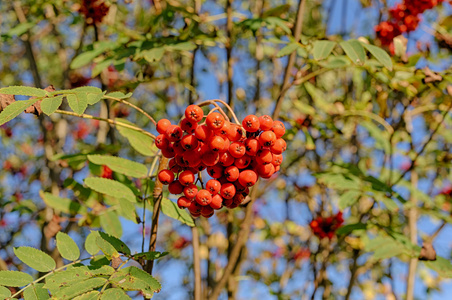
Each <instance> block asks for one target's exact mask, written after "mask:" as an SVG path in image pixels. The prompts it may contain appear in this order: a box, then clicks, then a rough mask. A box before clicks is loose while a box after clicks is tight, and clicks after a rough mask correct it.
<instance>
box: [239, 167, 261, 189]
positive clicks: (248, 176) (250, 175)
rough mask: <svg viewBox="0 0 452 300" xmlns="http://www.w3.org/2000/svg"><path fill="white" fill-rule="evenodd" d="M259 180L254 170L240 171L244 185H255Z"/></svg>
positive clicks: (240, 180)
mask: <svg viewBox="0 0 452 300" xmlns="http://www.w3.org/2000/svg"><path fill="white" fill-rule="evenodd" d="M256 181H257V174H256V172H254V171H253V170H245V171H242V172H240V175H239V183H240V184H241V185H242V186H244V187H249V186H253V185H254V184H255V183H256Z"/></svg>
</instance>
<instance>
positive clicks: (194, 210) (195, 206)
mask: <svg viewBox="0 0 452 300" xmlns="http://www.w3.org/2000/svg"><path fill="white" fill-rule="evenodd" d="M201 209H202V206H201V205H199V203H198V202H196V201H192V202H191V203H190V206H189V207H188V210H189V211H190V213H191V214H192V215H197V214H198V216H199V215H200V214H201Z"/></svg>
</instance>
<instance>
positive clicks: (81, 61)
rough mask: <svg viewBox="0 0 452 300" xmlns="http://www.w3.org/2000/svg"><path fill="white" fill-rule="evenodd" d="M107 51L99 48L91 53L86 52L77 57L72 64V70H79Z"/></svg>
mask: <svg viewBox="0 0 452 300" xmlns="http://www.w3.org/2000/svg"><path fill="white" fill-rule="evenodd" d="M104 50H105V49H103V48H99V49H95V50H91V51H85V52H83V53H81V54H79V55H78V56H76V57H75V58H74V59H73V60H72V62H71V65H70V67H71V69H77V68H80V67H83V66H86V65H87V64H89V63H91V62H92V61H93V59H95V58H96V57H98V56H99V55H100V54H101V53H102V52H103V51H104Z"/></svg>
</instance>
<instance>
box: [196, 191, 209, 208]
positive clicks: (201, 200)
mask: <svg viewBox="0 0 452 300" xmlns="http://www.w3.org/2000/svg"><path fill="white" fill-rule="evenodd" d="M195 200H196V202H198V204H199V205H202V206H206V205H209V204H210V202H212V194H210V193H209V191H208V190H200V191H199V192H198V193H197V194H196V198H195Z"/></svg>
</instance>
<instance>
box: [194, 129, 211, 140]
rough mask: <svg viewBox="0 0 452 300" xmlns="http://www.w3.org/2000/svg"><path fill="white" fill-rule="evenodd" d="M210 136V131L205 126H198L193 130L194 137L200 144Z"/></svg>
mask: <svg viewBox="0 0 452 300" xmlns="http://www.w3.org/2000/svg"><path fill="white" fill-rule="evenodd" d="M212 135H213V131H212V129H210V128H209V127H207V126H206V125H202V126H198V127H196V129H195V137H196V138H197V139H198V140H199V141H201V142H204V143H205V142H206V141H207V140H208V139H209V138H210V137H211V136H212Z"/></svg>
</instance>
